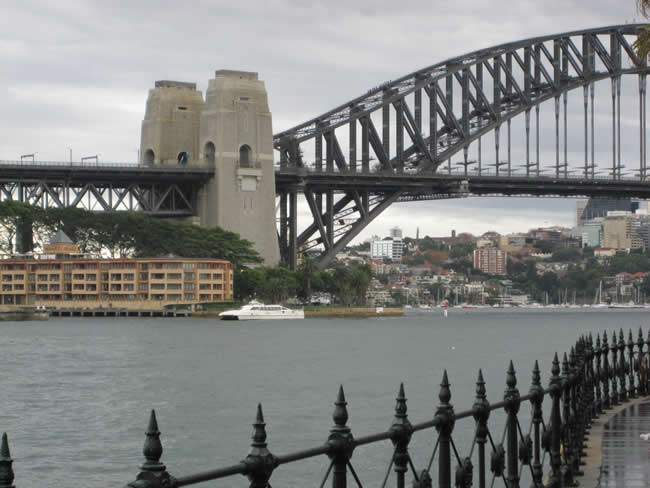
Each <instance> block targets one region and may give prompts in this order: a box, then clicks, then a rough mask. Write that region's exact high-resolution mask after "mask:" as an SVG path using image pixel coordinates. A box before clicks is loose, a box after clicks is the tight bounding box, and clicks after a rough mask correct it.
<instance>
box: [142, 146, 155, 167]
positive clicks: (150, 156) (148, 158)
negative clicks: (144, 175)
mask: <svg viewBox="0 0 650 488" xmlns="http://www.w3.org/2000/svg"><path fill="white" fill-rule="evenodd" d="M155 157H156V155H155V154H154V152H153V150H152V149H147V150H146V151H145V152H144V164H148V165H150V166H153V163H154V160H155Z"/></svg>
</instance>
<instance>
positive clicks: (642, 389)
mask: <svg viewBox="0 0 650 488" xmlns="http://www.w3.org/2000/svg"><path fill="white" fill-rule="evenodd" d="M643 345H644V342H643V331H642V330H641V327H639V335H638V337H637V338H636V347H637V350H638V351H637V362H636V365H637V375H638V378H637V379H638V386H637V391H638V392H639V395H645V393H646V386H647V381H646V379H645V378H646V374H647V372H645V371H644V370H645V365H644V362H643V360H644V353H643Z"/></svg>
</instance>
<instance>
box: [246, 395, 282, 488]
mask: <svg viewBox="0 0 650 488" xmlns="http://www.w3.org/2000/svg"><path fill="white" fill-rule="evenodd" d="M252 439H253V443H252V444H251V448H250V450H249V451H248V455H247V456H246V459H244V460H243V461H242V462H243V463H244V464H245V465H246V468H247V469H246V476H247V477H248V480H249V481H250V485H249V486H250V488H270V487H271V485H269V479H270V478H271V474H272V473H273V470H274V469H275V468H276V467H277V466H278V462H277V459H276V458H275V456H274V455H273V454H271V452H270V451H269V450H268V448H267V445H266V423H265V422H264V413H263V412H262V404H261V403H258V404H257V415H256V417H255V423H253V436H252Z"/></svg>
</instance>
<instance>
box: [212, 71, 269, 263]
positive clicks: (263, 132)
mask: <svg viewBox="0 0 650 488" xmlns="http://www.w3.org/2000/svg"><path fill="white" fill-rule="evenodd" d="M199 141H200V145H201V153H200V154H201V158H202V159H203V161H204V162H206V163H209V164H212V163H214V165H215V168H216V173H215V178H214V179H213V180H212V181H210V182H208V184H207V185H206V186H205V187H204V188H203V190H202V194H201V196H200V199H199V200H200V207H199V216H200V219H201V225H209V226H211V225H218V226H220V227H223V228H224V229H228V230H231V231H234V232H237V233H238V234H240V235H241V236H242V237H244V238H245V239H248V240H250V241H252V242H254V243H255V249H257V251H258V252H259V253H260V254H261V255H262V257H263V258H264V262H265V263H266V264H277V263H278V261H279V260H280V252H279V248H278V237H277V235H278V234H277V229H276V225H275V173H274V169H273V130H272V127H271V112H269V104H268V100H267V96H266V88H265V87H264V82H263V81H261V80H259V79H258V76H257V73H251V72H247V71H230V70H220V71H217V72H216V73H215V77H214V79H212V80H210V81H209V84H208V89H207V91H206V94H205V107H204V109H203V111H202V113H201V123H200V136H199Z"/></svg>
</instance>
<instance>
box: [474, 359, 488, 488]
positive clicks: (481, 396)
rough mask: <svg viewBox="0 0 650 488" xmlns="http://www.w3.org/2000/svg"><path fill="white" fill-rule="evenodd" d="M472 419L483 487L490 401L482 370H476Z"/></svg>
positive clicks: (479, 478) (479, 477)
mask: <svg viewBox="0 0 650 488" xmlns="http://www.w3.org/2000/svg"><path fill="white" fill-rule="evenodd" d="M472 410H473V412H474V413H473V416H474V421H475V422H476V443H477V444H478V486H479V488H485V474H486V473H485V444H486V443H487V436H488V428H487V423H488V418H490V402H489V401H488V400H487V395H486V394H485V381H484V380H483V371H481V370H480V369H479V370H478V378H477V379H476V397H475V400H474V405H472Z"/></svg>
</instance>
